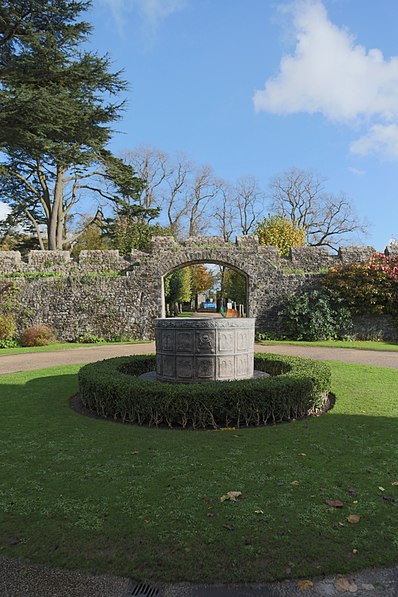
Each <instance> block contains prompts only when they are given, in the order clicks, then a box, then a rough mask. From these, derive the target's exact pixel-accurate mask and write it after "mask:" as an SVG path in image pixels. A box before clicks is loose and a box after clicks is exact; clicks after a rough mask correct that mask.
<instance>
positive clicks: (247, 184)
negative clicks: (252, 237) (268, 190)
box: [234, 176, 265, 235]
mask: <svg viewBox="0 0 398 597" xmlns="http://www.w3.org/2000/svg"><path fill="white" fill-rule="evenodd" d="M234 192H235V201H236V206H237V212H238V217H239V232H240V233H241V234H243V235H248V234H250V233H251V232H253V230H254V228H255V225H256V222H257V220H258V219H259V217H260V216H261V215H262V213H263V212H264V200H265V194H264V192H263V191H262V190H261V188H260V186H259V184H258V182H257V180H256V179H255V178H254V176H245V177H243V178H240V179H239V180H238V182H237V184H236V186H235V190H234Z"/></svg>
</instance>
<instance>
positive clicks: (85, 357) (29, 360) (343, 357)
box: [0, 342, 398, 374]
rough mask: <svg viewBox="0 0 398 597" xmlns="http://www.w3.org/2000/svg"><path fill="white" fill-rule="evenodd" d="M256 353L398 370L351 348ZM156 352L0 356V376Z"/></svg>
mask: <svg viewBox="0 0 398 597" xmlns="http://www.w3.org/2000/svg"><path fill="white" fill-rule="evenodd" d="M255 350H256V351H257V352H268V353H276V354H287V355H295V356H300V357H308V358H311V359H320V360H331V361H333V360H334V361H344V362H345V363H359V364H363V365H377V366H379V367H389V368H391V369H398V352H389V351H379V352H377V351H375V350H355V349H354V348H349V349H348V348H321V347H316V346H291V345H288V344H274V345H272V346H264V345H262V344H256V346H255ZM150 352H155V344H154V342H150V343H148V344H112V345H108V346H95V345H94V346H88V347H87V346H85V347H82V348H73V349H72V348H71V349H67V350H56V351H53V352H32V353H24V354H17V355H0V374H4V373H16V372H17V371H30V370H33V369H45V368H46V367H55V366H57V365H72V364H77V363H92V362H94V361H99V360H101V359H109V358H111V357H120V356H125V355H129V354H147V353H150Z"/></svg>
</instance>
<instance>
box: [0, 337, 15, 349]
mask: <svg viewBox="0 0 398 597" xmlns="http://www.w3.org/2000/svg"><path fill="white" fill-rule="evenodd" d="M17 346H20V344H19V342H17V340H15V338H12V337H10V338H3V339H2V340H0V348H17Z"/></svg>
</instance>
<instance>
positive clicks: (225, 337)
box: [218, 330, 236, 353]
mask: <svg viewBox="0 0 398 597" xmlns="http://www.w3.org/2000/svg"><path fill="white" fill-rule="evenodd" d="M235 335H236V334H235V331H234V330H231V331H230V332H229V331H227V330H220V331H219V333H218V352H219V353H231V352H232V353H233V352H235Z"/></svg>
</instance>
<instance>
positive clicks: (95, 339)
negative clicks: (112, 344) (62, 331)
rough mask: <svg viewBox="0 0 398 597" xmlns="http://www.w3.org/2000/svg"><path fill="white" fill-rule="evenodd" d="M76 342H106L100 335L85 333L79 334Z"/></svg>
mask: <svg viewBox="0 0 398 597" xmlns="http://www.w3.org/2000/svg"><path fill="white" fill-rule="evenodd" d="M77 342H79V343H80V344H101V343H102V342H106V340H105V338H103V337H102V336H94V335H93V334H88V333H87V334H82V335H81V336H79V337H78V339H77Z"/></svg>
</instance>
